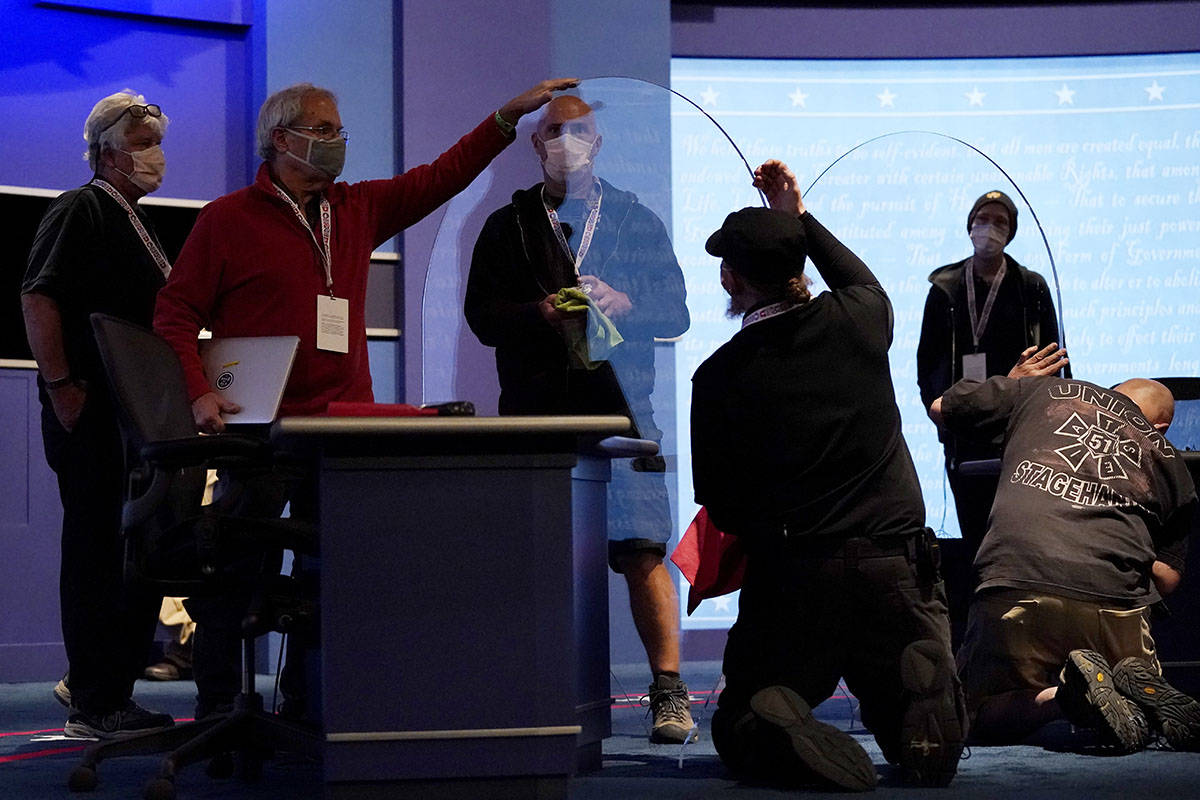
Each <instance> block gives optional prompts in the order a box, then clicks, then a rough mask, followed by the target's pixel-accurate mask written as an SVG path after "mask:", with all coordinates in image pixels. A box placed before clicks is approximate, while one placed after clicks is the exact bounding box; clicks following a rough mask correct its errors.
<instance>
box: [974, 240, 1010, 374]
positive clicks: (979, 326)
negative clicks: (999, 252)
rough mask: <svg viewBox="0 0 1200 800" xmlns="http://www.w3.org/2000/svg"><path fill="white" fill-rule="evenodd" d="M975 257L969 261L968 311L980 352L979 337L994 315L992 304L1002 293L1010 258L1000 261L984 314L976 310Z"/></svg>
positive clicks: (985, 301)
mask: <svg viewBox="0 0 1200 800" xmlns="http://www.w3.org/2000/svg"><path fill="white" fill-rule="evenodd" d="M973 262H974V259H969V260H968V261H967V313H968V314H970V315H971V339H972V340H973V341H974V342H975V352H979V339H980V337H982V336H983V332H984V331H985V330H987V324H988V318H989V317H991V316H992V306H993V305H995V303H996V295H998V294H999V293H1000V284H1001V283H1003V282H1004V273H1006V272H1008V259H1007V258H1006V259H1004V260H1003V261H1002V262H1000V271H999V272H997V273H996V277H995V278H994V279H993V280H992V285H991V287H990V288H989V289H988V296H987V299H986V300H984V301H983V314H982V315H980V314H979V312H978V311H976V310H975V269H974V266H973Z"/></svg>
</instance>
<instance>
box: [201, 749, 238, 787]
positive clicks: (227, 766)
mask: <svg viewBox="0 0 1200 800" xmlns="http://www.w3.org/2000/svg"><path fill="white" fill-rule="evenodd" d="M204 772H205V774H207V775H208V777H210V778H212V779H213V780H218V781H223V780H228V779H229V778H232V777H233V753H217V754H216V755H215V756H213V757H212V758H211V759H209V761H208V765H207V766H205V768H204Z"/></svg>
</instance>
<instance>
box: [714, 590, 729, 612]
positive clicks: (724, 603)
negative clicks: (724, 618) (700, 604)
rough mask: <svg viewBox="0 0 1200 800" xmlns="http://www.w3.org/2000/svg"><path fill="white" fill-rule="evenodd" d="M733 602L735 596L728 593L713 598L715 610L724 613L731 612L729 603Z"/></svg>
mask: <svg viewBox="0 0 1200 800" xmlns="http://www.w3.org/2000/svg"><path fill="white" fill-rule="evenodd" d="M731 602H733V598H732V597H730V596H729V595H727V594H723V595H721V596H720V597H714V598H713V606H714V609H713V610H714V611H720V612H723V613H729V604H730V603H731Z"/></svg>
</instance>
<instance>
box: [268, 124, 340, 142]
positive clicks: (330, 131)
mask: <svg viewBox="0 0 1200 800" xmlns="http://www.w3.org/2000/svg"><path fill="white" fill-rule="evenodd" d="M283 129H284V130H285V131H312V132H313V133H315V134H316V136H317V138H318V139H332V138H333V137H334V136H340V137H342V141H343V142H348V141H350V132H349V131H347V130H346V129H345V128H334V127H333V126H332V125H286V126H284V128H283Z"/></svg>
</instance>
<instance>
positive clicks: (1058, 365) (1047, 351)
mask: <svg viewBox="0 0 1200 800" xmlns="http://www.w3.org/2000/svg"><path fill="white" fill-rule="evenodd" d="M1069 361H1070V359H1068V358H1067V351H1066V350H1064V349H1062V348H1061V347H1059V346H1058V342H1051V343H1050V344H1048V345H1046V346H1045V347H1043V348H1042V349H1041V350H1038V349H1037V346H1036V345H1035V346H1033V347H1027V348H1025V350H1023V351H1022V352H1021V357H1020V358H1018V359H1017V363H1016V364H1014V365H1013V368H1012V369H1010V370H1009V371H1008V377H1010V378H1037V377H1041V376H1043V375H1053V374H1054V373H1056V372H1058V371H1059V370H1060V369H1062V368H1063V367H1065V366H1066V365H1067V364H1068V363H1069Z"/></svg>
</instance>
